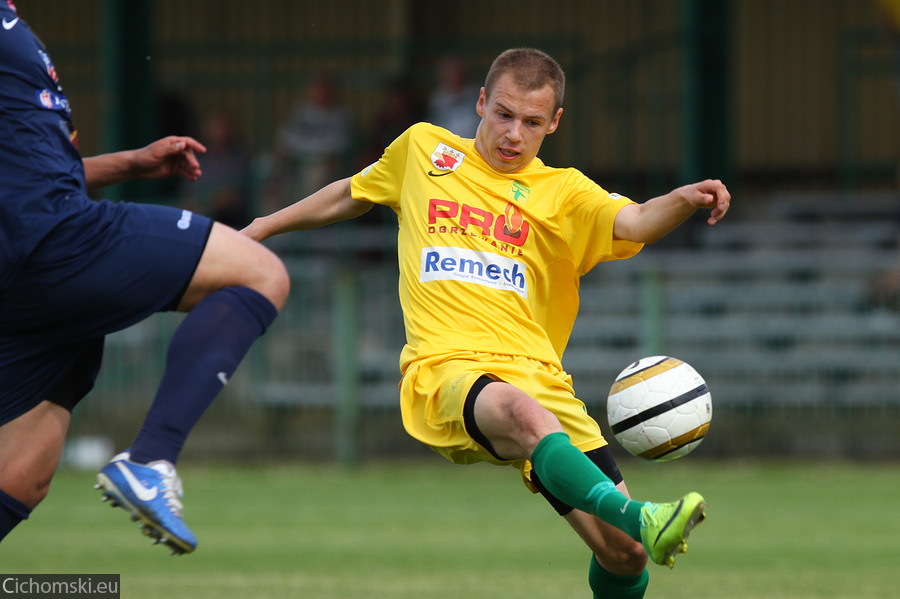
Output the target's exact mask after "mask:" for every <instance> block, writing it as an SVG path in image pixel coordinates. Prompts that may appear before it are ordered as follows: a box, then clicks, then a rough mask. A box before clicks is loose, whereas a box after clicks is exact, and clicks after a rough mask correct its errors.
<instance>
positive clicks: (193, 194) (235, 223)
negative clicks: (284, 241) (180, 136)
mask: <svg viewBox="0 0 900 599" xmlns="http://www.w3.org/2000/svg"><path fill="white" fill-rule="evenodd" d="M200 141H201V142H202V143H203V144H204V145H206V149H207V152H206V154H200V155H198V156H197V160H198V161H199V162H200V168H201V170H202V171H203V175H202V176H201V177H200V178H199V179H197V180H196V181H186V182H184V183H183V184H181V186H180V193H179V196H180V198H181V205H182V206H183V207H184V208H187V209H189V210H192V211H194V212H197V213H198V214H202V215H204V216H208V217H210V218H213V219H215V220H217V221H219V222H221V223H223V224H226V225H228V226H230V227H234V228H236V229H240V228H242V227H245V226H246V225H247V223H248V222H250V216H251V206H250V201H251V200H250V186H251V176H250V175H251V166H250V165H251V161H250V155H249V153H248V152H247V150H246V149H245V147H244V144H243V142H242V141H241V138H240V136H239V135H238V133H237V127H236V123H235V120H234V117H233V116H232V115H231V114H230V113H229V112H228V111H226V110H216V111H214V112H212V113H210V114H209V115H207V116H206V118H205V119H204V121H203V125H202V134H201V138H200Z"/></svg>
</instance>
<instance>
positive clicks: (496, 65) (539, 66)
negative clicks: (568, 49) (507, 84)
mask: <svg viewBox="0 0 900 599" xmlns="http://www.w3.org/2000/svg"><path fill="white" fill-rule="evenodd" d="M506 73H510V74H511V75H512V76H513V80H514V81H515V83H516V85H518V86H519V87H521V88H522V89H524V90H525V91H534V90H537V89H541V88H543V87H544V86H547V85H549V86H550V88H551V89H553V95H554V99H555V102H556V106H555V107H554V109H553V112H556V111H557V110H558V109H559V108H561V107H562V103H563V95H564V94H565V91H566V74H565V73H564V72H563V70H562V67H560V66H559V63H558V62H556V61H555V60H554V59H553V58H552V57H551V56H550V55H548V54H546V53H545V52H542V51H540V50H537V49H535V48H512V49H510V50H506V51H505V52H503V53H502V54H500V56H498V57H497V58H495V59H494V62H493V63H492V64H491V68H490V69H489V70H488V73H487V77H485V80H484V91H485V95H486V96H487V97H490V96H491V92H492V91H493V89H494V86H495V85H496V84H497V81H498V80H499V79H500V77H501V76H502V75H505V74H506Z"/></svg>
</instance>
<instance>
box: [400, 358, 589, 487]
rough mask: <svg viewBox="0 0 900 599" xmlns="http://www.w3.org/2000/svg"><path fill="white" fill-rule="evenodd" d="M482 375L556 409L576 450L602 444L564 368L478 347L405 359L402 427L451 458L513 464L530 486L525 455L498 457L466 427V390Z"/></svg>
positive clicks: (401, 391)
mask: <svg viewBox="0 0 900 599" xmlns="http://www.w3.org/2000/svg"><path fill="white" fill-rule="evenodd" d="M482 375H488V376H490V377H491V378H495V379H498V380H500V381H503V382H505V383H509V384H510V385H513V386H514V387H517V388H518V389H520V390H521V391H524V392H525V393H527V394H528V395H529V396H531V397H533V398H535V399H536V400H537V401H538V403H540V404H541V405H542V406H544V407H545V408H547V409H548V410H549V411H551V412H552V413H553V414H554V415H556V417H557V418H558V419H559V421H560V423H561V424H562V426H563V430H564V431H565V432H566V433H567V434H568V435H569V438H570V439H571V440H572V444H573V445H575V446H576V447H577V448H579V449H580V450H581V451H584V452H588V451H591V450H594V449H597V448H599V447H603V446H604V445H606V439H604V438H603V434H602V432H601V431H600V426H599V425H598V424H597V421H596V420H594V419H593V418H591V416H590V415H589V414H588V413H587V410H586V408H585V406H584V403H583V402H582V401H580V400H579V399H577V398H576V397H575V391H574V390H573V388H572V377H571V376H570V375H569V374H568V373H566V372H565V371H563V370H560V369H558V368H556V367H554V366H552V365H549V364H546V363H544V362H539V361H537V360H532V359H529V358H523V357H520V356H508V355H502V354H490V353H483V352H458V353H454V354H445V355H440V356H432V357H429V358H423V359H421V360H417V361H415V362H413V363H411V364H410V365H409V368H408V369H407V371H406V373H405V375H404V377H403V380H402V382H401V383H400V410H401V414H402V417H403V426H404V428H405V429H406V431H407V432H408V433H409V434H410V435H411V436H412V437H414V438H415V439H418V440H419V441H421V442H422V443H424V444H425V445H428V446H429V447H431V448H432V449H433V450H434V451H436V452H437V453H439V454H441V455H443V456H444V457H446V458H447V459H448V460H450V461H451V462H454V463H457V464H473V463H475V462H491V463H493V464H500V465H512V466H515V467H517V468H519V469H520V470H521V471H522V476H523V478H524V480H525V484H526V485H527V486H528V487H529V488H530V489H531V490H532V491H534V490H535V489H534V487H533V486H532V485H531V477H530V472H531V463H530V462H529V461H528V460H511V461H504V460H500V459H498V458H497V457H495V456H494V455H492V454H491V453H490V452H489V451H488V450H487V449H485V448H484V447H482V446H481V445H479V444H478V443H477V442H476V441H475V440H474V439H472V437H471V436H469V434H468V433H467V432H466V427H465V424H464V422H463V407H464V406H465V401H466V396H467V395H468V394H469V390H470V389H471V388H472V384H473V383H475V381H476V380H477V379H478V378H479V377H481V376H482Z"/></svg>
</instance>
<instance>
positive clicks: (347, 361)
mask: <svg viewBox="0 0 900 599" xmlns="http://www.w3.org/2000/svg"><path fill="white" fill-rule="evenodd" d="M341 245H342V246H343V244H341ZM338 261H339V262H338V269H337V275H336V277H335V284H334V312H333V314H334V329H333V330H334V339H335V344H334V355H333V363H334V388H335V390H336V392H337V393H336V395H337V406H336V407H335V410H336V413H335V415H336V417H335V431H334V432H335V452H336V454H337V460H338V463H340V464H341V465H343V466H352V465H354V464H355V463H356V462H357V460H358V443H357V432H358V428H359V411H360V401H359V366H358V355H357V354H358V348H357V337H358V329H359V327H358V323H357V320H356V304H357V295H358V294H357V289H356V288H357V281H356V273H355V271H354V269H353V257H352V254H350V253H349V252H347V251H341V252H340V256H339V258H338Z"/></svg>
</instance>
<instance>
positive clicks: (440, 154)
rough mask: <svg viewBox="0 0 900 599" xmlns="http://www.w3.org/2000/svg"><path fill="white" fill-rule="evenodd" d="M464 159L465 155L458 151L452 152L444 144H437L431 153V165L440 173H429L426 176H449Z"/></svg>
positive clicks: (451, 149) (452, 150)
mask: <svg viewBox="0 0 900 599" xmlns="http://www.w3.org/2000/svg"><path fill="white" fill-rule="evenodd" d="M465 157H466V155H465V154H463V153H462V152H460V151H459V150H454V149H453V148H451V147H450V146H448V145H446V144H443V143H438V145H437V148H436V149H435V150H434V152H432V153H431V164H432V165H433V166H434V168H436V169H437V170H438V171H440V172H437V173H435V172H434V171H430V172H429V173H428V174H429V175H431V176H433V177H439V176H441V175H449V174H450V173H452V172H453V171H455V170H456V169H458V168H459V165H460V164H462V161H463V160H464V159H465Z"/></svg>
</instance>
